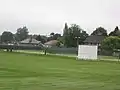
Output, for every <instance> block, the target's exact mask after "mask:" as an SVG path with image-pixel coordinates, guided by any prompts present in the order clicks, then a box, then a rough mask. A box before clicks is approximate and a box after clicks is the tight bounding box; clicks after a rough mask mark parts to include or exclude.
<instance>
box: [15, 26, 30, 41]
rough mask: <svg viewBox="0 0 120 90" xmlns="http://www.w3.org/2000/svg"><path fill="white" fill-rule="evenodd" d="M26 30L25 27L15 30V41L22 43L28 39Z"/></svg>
mask: <svg viewBox="0 0 120 90" xmlns="http://www.w3.org/2000/svg"><path fill="white" fill-rule="evenodd" d="M28 33H29V31H28V28H27V27H26V26H24V27H22V28H18V29H17V33H16V39H17V40H18V41H22V40H24V39H26V38H27V37H28Z"/></svg>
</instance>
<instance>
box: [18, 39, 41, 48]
mask: <svg viewBox="0 0 120 90" xmlns="http://www.w3.org/2000/svg"><path fill="white" fill-rule="evenodd" d="M20 44H24V45H35V46H36V45H42V43H41V41H37V40H36V39H34V38H27V39H25V40H23V41H20Z"/></svg>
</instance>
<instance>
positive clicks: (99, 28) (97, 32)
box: [91, 27, 107, 36]
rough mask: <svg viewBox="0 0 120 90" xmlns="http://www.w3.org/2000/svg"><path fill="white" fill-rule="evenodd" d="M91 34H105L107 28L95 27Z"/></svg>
mask: <svg viewBox="0 0 120 90" xmlns="http://www.w3.org/2000/svg"><path fill="white" fill-rule="evenodd" d="M91 35H102V36H107V30H105V29H104V28H103V27H98V28H96V30H95V31H93V32H92V34H91Z"/></svg>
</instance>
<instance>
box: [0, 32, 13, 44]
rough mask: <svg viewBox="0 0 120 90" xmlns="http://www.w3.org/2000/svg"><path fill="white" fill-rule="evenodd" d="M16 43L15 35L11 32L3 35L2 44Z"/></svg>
mask: <svg viewBox="0 0 120 90" xmlns="http://www.w3.org/2000/svg"><path fill="white" fill-rule="evenodd" d="M12 41H14V35H13V34H12V33H11V32H9V31H4V32H3V33H2V35H1V42H4V43H10V42H12Z"/></svg>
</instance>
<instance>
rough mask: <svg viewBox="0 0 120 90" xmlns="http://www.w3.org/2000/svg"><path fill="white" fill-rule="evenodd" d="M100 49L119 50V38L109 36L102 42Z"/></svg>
mask: <svg viewBox="0 0 120 90" xmlns="http://www.w3.org/2000/svg"><path fill="white" fill-rule="evenodd" d="M101 47H102V49H104V50H111V51H113V50H114V49H120V38H119V37H117V36H110V37H107V38H106V39H104V40H103V42H102V44H101Z"/></svg>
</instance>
